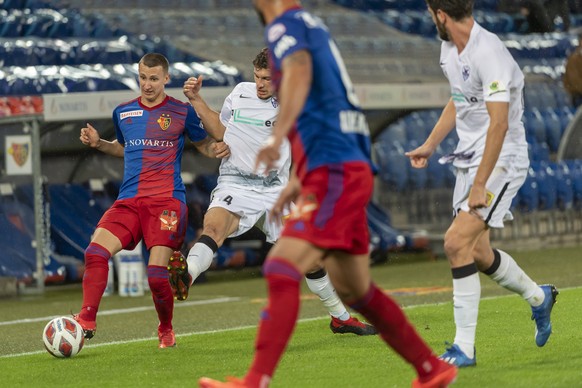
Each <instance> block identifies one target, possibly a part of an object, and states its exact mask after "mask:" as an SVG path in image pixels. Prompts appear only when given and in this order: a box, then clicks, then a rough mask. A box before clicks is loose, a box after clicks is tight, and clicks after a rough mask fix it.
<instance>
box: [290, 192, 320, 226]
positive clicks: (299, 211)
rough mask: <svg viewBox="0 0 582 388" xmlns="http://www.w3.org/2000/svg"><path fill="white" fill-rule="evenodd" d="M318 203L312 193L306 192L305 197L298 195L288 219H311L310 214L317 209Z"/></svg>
mask: <svg viewBox="0 0 582 388" xmlns="http://www.w3.org/2000/svg"><path fill="white" fill-rule="evenodd" d="M318 207H319V204H318V203H317V198H316V197H315V195H314V194H308V195H307V196H305V197H303V196H302V197H300V198H299V200H298V201H297V204H296V206H295V208H294V209H293V210H292V212H291V215H290V216H289V219H291V220H302V221H308V220H309V219H311V214H312V213H313V212H314V211H316V210H317V208H318Z"/></svg>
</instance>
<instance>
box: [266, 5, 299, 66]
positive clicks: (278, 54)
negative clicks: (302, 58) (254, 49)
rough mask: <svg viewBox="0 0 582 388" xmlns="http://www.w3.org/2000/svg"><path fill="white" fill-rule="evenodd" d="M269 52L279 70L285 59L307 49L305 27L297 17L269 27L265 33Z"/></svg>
mask: <svg viewBox="0 0 582 388" xmlns="http://www.w3.org/2000/svg"><path fill="white" fill-rule="evenodd" d="M265 34H266V38H267V42H268V45H269V51H270V52H271V53H272V55H271V58H272V60H273V62H274V65H275V66H276V67H277V68H278V69H280V68H281V63H282V62H283V59H285V57H287V56H289V55H291V54H293V53H295V52H297V51H299V50H304V49H309V42H308V40H307V25H306V24H305V22H304V21H303V19H300V17H299V16H297V17H296V18H294V19H286V20H283V21H280V22H278V23H275V24H273V25H271V26H270V27H269V28H268V29H267V30H266V31H265Z"/></svg>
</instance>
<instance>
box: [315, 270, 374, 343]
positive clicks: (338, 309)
mask: <svg viewBox="0 0 582 388" xmlns="http://www.w3.org/2000/svg"><path fill="white" fill-rule="evenodd" d="M305 280H306V282H307V286H308V287H309V289H310V290H311V292H313V293H314V294H315V295H317V296H318V297H319V300H321V302H322V303H323V305H324V306H325V308H326V309H327V311H328V312H329V314H330V315H331V317H332V319H331V322H330V324H329V327H330V329H331V331H332V332H334V333H340V334H345V333H353V334H356V335H374V334H377V331H376V329H375V328H374V326H372V325H368V324H367V323H365V322H360V321H359V320H358V319H357V318H355V317H352V316H351V314H350V313H349V311H348V310H347V309H346V307H345V306H344V304H343V303H342V301H341V300H340V298H339V296H338V295H337V293H336V292H335V289H334V287H333V285H332V284H331V281H330V280H329V276H327V273H326V272H325V269H324V268H320V267H318V268H317V269H315V270H311V271H310V272H309V273H307V274H306V275H305Z"/></svg>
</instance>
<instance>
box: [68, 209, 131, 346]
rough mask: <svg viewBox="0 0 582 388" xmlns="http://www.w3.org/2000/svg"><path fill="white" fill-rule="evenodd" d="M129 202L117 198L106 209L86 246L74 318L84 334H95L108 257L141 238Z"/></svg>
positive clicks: (89, 335) (107, 271) (105, 280)
mask: <svg viewBox="0 0 582 388" xmlns="http://www.w3.org/2000/svg"><path fill="white" fill-rule="evenodd" d="M129 202H131V201H129V200H128V201H124V203H121V202H116V203H115V204H113V206H112V207H111V208H110V209H108V210H107V211H106V212H105V214H104V215H103V217H102V218H101V220H100V221H99V223H98V224H97V229H96V230H95V233H93V237H92V238H91V242H90V243H89V246H88V247H87V248H86V249H85V273H84V275H83V306H82V308H81V311H80V312H79V313H78V314H75V315H74V318H75V319H76V320H77V321H78V322H79V323H80V324H81V327H83V331H84V332H85V337H86V338H92V337H93V336H94V335H95V331H96V328H97V326H96V320H97V311H98V310H99V305H100V303H101V298H102V297H103V293H104V292H105V288H106V287H107V277H108V273H109V259H110V258H111V256H113V255H115V254H116V253H117V252H119V251H120V250H121V249H122V248H123V247H125V246H126V245H128V244H131V243H132V241H133V240H134V238H136V237H139V238H141V230H140V229H139V223H138V218H137V213H136V212H135V211H134V209H133V208H132V206H131V205H130V204H129V205H128V203H129ZM120 219H123V220H124V223H123V224H121V223H119V221H118V220H120ZM134 235H135V236H134Z"/></svg>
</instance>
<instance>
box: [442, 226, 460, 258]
mask: <svg viewBox="0 0 582 388" xmlns="http://www.w3.org/2000/svg"><path fill="white" fill-rule="evenodd" d="M464 248H465V243H464V241H463V239H462V238H461V237H460V236H459V234H458V233H456V232H455V231H454V230H451V229H449V230H448V231H447V233H446V234H445V242H444V250H445V254H446V255H447V257H448V258H449V260H451V259H454V258H455V257H457V256H458V255H459V254H460V253H461V251H462V250H463V249H464Z"/></svg>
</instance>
